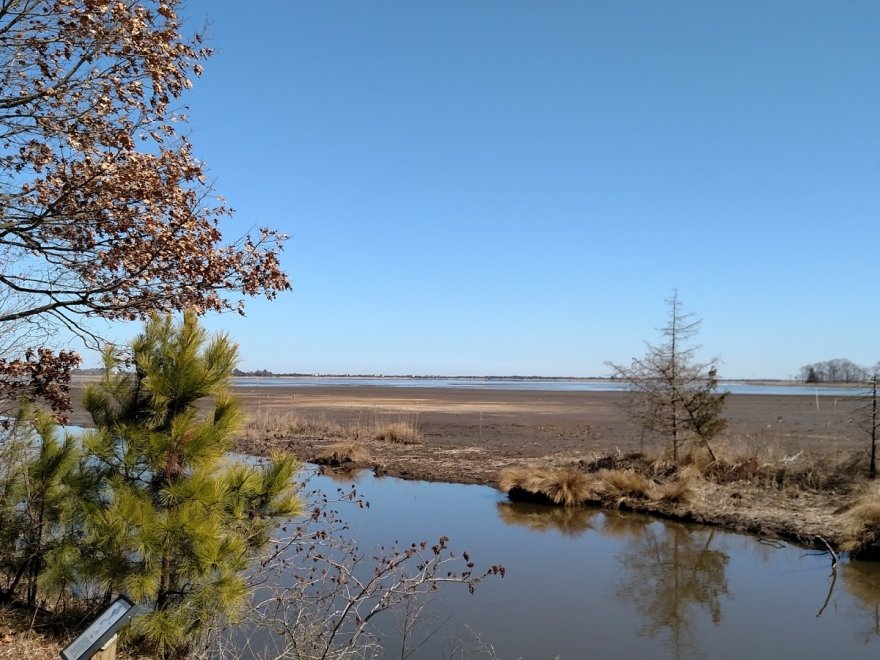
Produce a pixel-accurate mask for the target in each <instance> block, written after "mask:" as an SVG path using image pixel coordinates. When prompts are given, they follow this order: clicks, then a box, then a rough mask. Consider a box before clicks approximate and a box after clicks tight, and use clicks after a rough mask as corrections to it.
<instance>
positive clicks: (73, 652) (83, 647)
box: [61, 596, 134, 660]
mask: <svg viewBox="0 0 880 660" xmlns="http://www.w3.org/2000/svg"><path fill="white" fill-rule="evenodd" d="M132 608H134V603H132V602H131V601H130V600H129V599H128V598H126V597H125V596H119V597H118V598H117V599H116V600H114V601H113V602H112V603H110V605H109V606H108V607H107V609H105V610H104V611H103V612H101V614H100V616H99V617H98V618H97V619H95V620H94V621H92V623H91V625H89V627H88V628H86V629H85V630H84V631H83V632H82V634H81V635H80V636H79V637H77V638H76V639H75V640H73V641H72V642H71V643H70V644H68V645H67V646H66V647H65V648H64V649H63V650H62V651H61V657H62V658H64V660H88V659H89V658H91V657H92V656H93V655H95V653H97V652H98V651H100V650H101V648H102V647H103V646H104V645H105V644H106V643H107V642H108V641H110V638H111V637H113V635H115V634H116V631H117V630H119V629H120V628H121V627H122V626H124V625H125V624H126V623H128V620H129V619H131V617H132V613H131V610H132Z"/></svg>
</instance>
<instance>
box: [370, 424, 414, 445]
mask: <svg viewBox="0 0 880 660" xmlns="http://www.w3.org/2000/svg"><path fill="white" fill-rule="evenodd" d="M373 440H377V441H379V442H390V443H394V444H400V445H420V444H422V442H424V441H425V438H424V436H423V435H422V432H421V431H420V430H419V426H418V421H417V420H414V419H412V420H397V421H394V422H387V423H384V424H379V423H377V424H376V427H375V429H374V431H373Z"/></svg>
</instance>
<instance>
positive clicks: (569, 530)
mask: <svg viewBox="0 0 880 660" xmlns="http://www.w3.org/2000/svg"><path fill="white" fill-rule="evenodd" d="M597 514H598V511H597V510H595V509H588V508H586V507H562V506H542V505H540V504H528V503H524V502H498V516H499V517H500V518H501V521H502V522H503V523H504V524H506V525H511V526H513V525H519V526H522V527H527V528H528V529H530V530H532V531H533V532H547V531H550V530H556V531H558V532H561V533H562V534H563V536H568V537H571V538H577V537H578V536H581V535H583V534H584V533H586V532H587V531H589V530H591V529H595V527H594V523H593V521H594V518H595V517H596V516H597Z"/></svg>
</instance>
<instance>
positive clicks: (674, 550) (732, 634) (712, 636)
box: [261, 471, 880, 660]
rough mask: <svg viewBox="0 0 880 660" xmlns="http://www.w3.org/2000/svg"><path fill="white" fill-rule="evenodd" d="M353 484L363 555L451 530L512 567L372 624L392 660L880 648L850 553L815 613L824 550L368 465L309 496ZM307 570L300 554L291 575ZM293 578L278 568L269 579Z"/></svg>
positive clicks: (474, 551) (863, 570)
mask: <svg viewBox="0 0 880 660" xmlns="http://www.w3.org/2000/svg"><path fill="white" fill-rule="evenodd" d="M334 477H335V478H338V479H341V480H342V481H343V482H344V483H341V484H340V483H338V482H334V481H331V479H333V478H334ZM355 478H356V479H357V484H356V485H357V491H358V494H359V495H360V496H361V497H363V498H364V499H365V500H367V501H368V502H369V503H370V507H369V508H367V507H366V506H364V507H360V506H357V505H355V504H351V506H349V505H348V504H345V503H343V505H342V507H341V508H342V511H341V514H342V518H343V520H344V522H345V526H344V527H345V529H344V530H343V533H344V534H345V535H346V536H347V538H350V539H353V540H355V541H356V543H357V545H358V547H360V548H361V549H362V550H361V553H362V554H363V556H364V558H365V559H366V560H369V558H370V557H371V556H372V555H373V554H375V553H374V552H373V550H374V549H375V548H377V547H379V546H380V545H385V546H387V544H388V543H390V542H392V541H393V540H394V539H398V540H400V541H401V542H402V543H404V544H406V543H408V542H410V541H420V540H424V539H431V538H436V537H437V535H438V534H444V535H448V536H449V537H450V538H451V545H452V546H453V547H454V548H455V549H456V550H458V551H464V550H466V551H468V552H469V553H470V555H472V556H473V557H474V558H475V559H476V562H477V566H478V567H480V568H482V567H485V566H486V565H487V563H493V564H494V563H497V564H501V565H504V566H505V567H506V569H507V573H506V576H505V577H504V579H503V580H502V579H492V580H488V581H486V582H484V583H482V584H480V585H479V587H478V588H477V590H476V593H475V594H473V595H471V594H470V593H469V592H468V590H467V589H456V588H454V586H455V585H447V586H449V587H450V588H448V589H447V588H443V589H441V590H440V591H439V592H438V593H436V594H433V596H432V601H431V603H430V607H426V608H425V609H421V605H422V604H423V603H422V602H418V603H415V604H413V606H412V607H411V608H409V609H407V607H406V606H405V605H404V606H403V607H402V609H401V610H400V611H398V612H397V613H396V614H395V615H394V616H389V617H387V618H386V619H384V620H382V619H379V618H377V619H374V620H373V622H375V623H376V624H377V628H376V629H375V631H374V632H375V633H376V635H377V640H380V641H381V644H382V645H383V646H384V647H385V649H386V650H385V655H384V656H383V657H400V656H401V655H404V653H402V652H401V649H402V648H404V647H406V649H407V651H411V650H413V649H414V648H415V647H417V649H416V650H415V652H414V653H413V654H412V657H413V658H416V659H419V658H438V657H446V658H448V657H452V656H453V654H452V653H451V652H450V648H453V647H454V648H463V647H464V646H467V648H468V651H467V652H461V653H459V654H458V655H456V656H455V657H459V656H461V657H477V653H476V651H477V649H478V647H479V648H482V646H481V644H482V642H485V644H486V645H491V648H492V652H493V653H494V654H495V656H494V657H500V658H525V659H527V660H532V659H538V658H553V657H556V656H557V655H558V656H561V657H563V658H582V657H589V658H591V660H601V659H604V658H614V659H615V660H616V659H617V658H622V657H624V658H666V657H699V656H701V655H702V656H711V657H724V658H751V657H761V658H764V657H779V658H782V657H800V658H806V657H810V658H814V657H815V658H819V657H839V658H844V657H845V658H877V657H880V565H875V564H868V563H858V562H841V564H839V565H838V567H837V583H836V587H835V589H834V591H833V593H832V595H831V597H830V600H829V602H828V604H827V607H825V609H824V612H823V613H822V615H821V617H817V616H816V615H817V611H819V609H820V607H821V606H822V605H823V599H825V597H826V595H827V594H828V588H829V562H828V558H827V556H825V555H821V554H819V555H817V554H816V553H810V552H806V551H804V550H803V549H801V548H796V547H792V546H788V545H785V544H779V543H773V544H770V543H769V542H763V543H762V542H761V541H759V540H758V539H755V538H754V537H750V536H742V535H734V534H729V533H725V532H723V531H720V530H719V531H713V530H712V529H709V528H701V527H698V526H690V525H681V524H675V523H670V522H664V521H659V520H654V519H651V518H647V517H645V516H639V515H635V514H628V513H624V512H615V511H600V510H596V509H589V508H571V509H565V508H561V507H542V506H536V505H528V504H521V503H510V502H507V501H504V500H503V499H502V498H503V496H502V495H500V494H499V493H498V492H497V491H495V490H492V489H489V488H484V487H480V486H457V485H453V484H440V483H425V482H417V481H401V480H398V479H393V478H390V477H388V478H384V479H375V478H374V477H373V476H372V475H371V474H370V473H369V471H365V472H363V473H361V474H360V475H358V476H357V477H355V476H354V475H351V474H348V475H345V476H339V475H337V474H335V473H333V474H330V473H328V474H325V475H323V476H317V477H315V478H314V480H313V481H312V482H311V483H310V484H309V489H312V488H317V489H319V490H320V491H322V492H324V493H327V494H328V496H330V497H331V498H332V497H334V496H333V493H334V492H336V493H338V488H340V487H342V488H343V490H345V486H348V485H350V482H351V481H353V480H354V479H355ZM367 567H368V568H369V566H367ZM302 568H304V566H303V565H302V563H301V562H297V561H294V562H292V563H291V564H290V566H289V567H288V569H286V570H289V571H297V570H300V569H302ZM288 581H289V576H287V575H278V576H273V578H272V579H271V580H270V584H271V585H272V586H273V587H277V586H285V585H287V584H288ZM293 606H294V607H295V604H294V605H293ZM413 608H415V609H413ZM412 621H417V622H418V623H419V627H418V629H415V630H414V629H413V628H412V626H411V625H410V622H412ZM401 629H403V633H401ZM475 636H478V637H479V639H477V638H476V637H475ZM481 640H482V641H481ZM407 642H408V643H409V646H407V645H406V644H407ZM261 657H265V654H263V656H261Z"/></svg>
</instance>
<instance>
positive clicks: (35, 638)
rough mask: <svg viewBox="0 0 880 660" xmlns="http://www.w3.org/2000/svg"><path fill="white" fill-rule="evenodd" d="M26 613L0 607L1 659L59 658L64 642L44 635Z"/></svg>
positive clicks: (34, 659) (39, 659)
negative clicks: (33, 625)
mask: <svg viewBox="0 0 880 660" xmlns="http://www.w3.org/2000/svg"><path fill="white" fill-rule="evenodd" d="M32 624H34V621H33V619H32V617H31V616H29V615H28V614H27V613H26V612H24V611H20V610H16V609H10V608H6V607H0V659H2V660H7V658H8V659H9V660H12V659H13V658H15V659H16V660H19V659H20V660H49V659H50V658H51V659H53V660H54V659H55V658H58V656H59V655H60V653H61V649H62V648H63V647H64V643H62V642H64V641H66V640H59V639H57V638H55V637H54V636H51V635H44V634H41V633H40V632H37V630H39V624H37V626H36V627H32Z"/></svg>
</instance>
